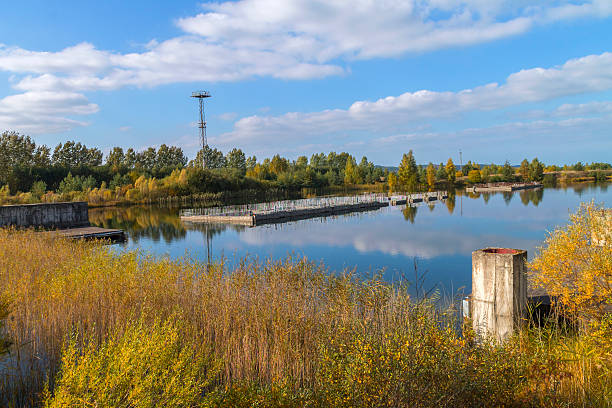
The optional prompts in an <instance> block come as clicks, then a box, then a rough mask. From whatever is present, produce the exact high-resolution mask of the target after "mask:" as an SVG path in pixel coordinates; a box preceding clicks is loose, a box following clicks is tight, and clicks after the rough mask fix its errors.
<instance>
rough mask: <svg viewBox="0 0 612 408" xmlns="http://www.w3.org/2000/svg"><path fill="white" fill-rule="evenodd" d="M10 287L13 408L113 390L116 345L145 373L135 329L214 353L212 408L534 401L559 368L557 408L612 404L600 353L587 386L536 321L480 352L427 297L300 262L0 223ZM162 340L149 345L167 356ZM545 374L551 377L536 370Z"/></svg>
mask: <svg viewBox="0 0 612 408" xmlns="http://www.w3.org/2000/svg"><path fill="white" fill-rule="evenodd" d="M0 282H2V287H1V288H0V291H1V293H0V296H7V297H8V300H9V302H10V315H9V317H8V319H7V320H6V327H5V334H6V335H7V336H8V338H9V340H11V341H12V342H13V343H14V344H13V346H12V347H11V349H10V351H11V352H10V354H9V355H8V357H6V356H5V357H4V359H3V360H2V362H0V405H2V406H40V405H41V403H42V399H46V401H47V403H48V404H51V406H53V405H52V404H53V403H54V400H53V398H54V397H53V395H54V393H55V395H57V396H58V397H57V398H59V396H61V397H62V398H64V399H65V400H70V401H78V398H79V395H80V394H78V393H79V392H81V391H78V390H82V392H85V391H87V392H88V393H89V392H90V394H87V395H102V394H104V393H102V394H100V393H98V394H96V392H97V391H96V390H95V389H94V388H95V387H97V386H101V385H104V384H106V383H107V380H105V379H109V378H111V377H112V372H109V371H108V368H104V367H119V366H120V364H119V363H118V362H119V361H120V360H116V359H113V356H112V353H109V352H108V350H111V349H112V350H119V351H120V352H121V353H123V354H125V355H128V356H130V360H129V361H130V363H129V365H130V366H132V365H133V366H134V367H137V368H138V369H140V370H141V371H142V372H148V371H147V368H146V367H147V364H149V363H148V362H147V361H148V360H147V358H149V357H147V355H145V354H147V353H140V352H138V347H142V344H144V343H142V344H141V343H138V342H137V341H136V340H137V339H136V338H137V337H138V335H137V334H138V333H141V334H142V333H144V334H142V336H141V337H147V338H149V337H150V338H154V339H157V340H155V341H153V343H156V342H157V343H159V344H166V343H164V342H166V341H169V342H170V343H168V344H173V345H175V346H176V347H178V348H176V350H177V354H176V355H180V356H183V357H180V358H178V357H177V360H176V361H174V362H175V363H176V364H177V365H178V366H181V364H184V362H185V361H186V360H185V358H186V357H185V356H191V355H193V356H202V355H201V354H198V352H197V351H198V350H209V351H210V353H212V354H211V355H212V356H214V361H215V362H218V364H217V363H215V369H214V373H215V375H214V378H212V379H209V378H201V379H199V380H200V381H202V383H205V384H207V385H206V387H205V388H207V389H210V387H209V386H210V384H213V385H214V387H213V388H214V390H213V391H210V393H209V395H208V394H207V395H203V396H202V404H204V403H205V402H206V401H207V402H206V403H207V404H210V405H209V406H254V405H253V404H254V403H255V402H256V401H259V402H258V403H260V404H263V405H261V406H305V405H307V406H450V405H453V404H454V405H455V406H497V405H501V406H504V405H505V406H515V405H516V406H520V405H530V404H532V405H537V404H536V402H538V401H547V400H546V398H549V397H550V395H554V393H555V392H557V391H559V390H560V388H559V387H558V382H555V381H557V380H554V381H552V380H551V379H554V378H555V377H554V376H555V375H556V374H555V372H553V368H554V367H557V368H559V369H561V370H566V371H569V372H571V376H568V377H567V379H566V380H565V381H566V383H565V384H564V387H565V388H562V389H561V390H562V391H563V392H564V393H566V394H565V396H564V395H563V394H562V395H561V396H559V397H558V399H559V400H563V401H565V402H567V401H569V402H568V403H567V404H568V405H570V406H571V402H572V401H574V402H576V404H577V405H578V403H579V402H584V401H586V400H587V396H589V395H590V397H589V398H590V400H591V401H603V403H606V401H607V402H609V401H610V399H606V398H608V397H606V395H605V394H604V393H603V392H604V391H602V388H601V387H603V386H605V385H606V384H608V383H609V382H608V383H605V382H602V381H599V383H597V384H599V385H597V384H596V381H595V376H597V375H601V374H602V373H604V372H603V371H602V369H601V368H597V367H595V363H598V364H601V361H603V360H588V357H585V359H583V360H582V361H581V367H582V368H580V369H581V370H582V371H581V373H580V375H581V376H582V377H581V378H582V379H581V380H580V381H581V383H578V379H577V378H578V377H577V375H578V373H577V371H575V370H577V368H576V367H577V365H576V364H574V363H571V364H566V365H563V364H565V363H564V360H563V358H562V357H563V356H564V355H563V354H561V353H560V352H558V350H561V349H562V347H563V345H567V344H570V343H569V341H570V340H568V338H565V337H559V336H558V337H556V338H555V341H552V340H551V341H548V340H545V339H542V338H540V339H537V335H536V334H534V333H541V332H537V330H539V329H535V328H534V329H533V330H534V331H533V332H532V333H531V334H530V335H527V334H524V335H522V336H517V338H515V339H514V340H513V341H511V342H509V343H507V344H505V345H503V346H498V345H494V344H475V343H474V342H473V341H472V340H471V339H470V337H469V335H468V336H461V334H460V333H458V332H457V331H456V330H454V327H455V326H456V314H453V313H452V312H450V313H443V312H444V311H441V310H439V309H437V308H436V307H435V306H434V304H433V302H432V301H431V300H422V301H418V302H416V301H415V300H414V299H411V298H410V296H409V294H408V290H407V288H406V287H405V286H402V285H391V284H388V283H385V282H383V281H382V280H381V278H380V277H378V276H374V277H372V278H370V279H359V278H358V277H356V276H355V275H354V274H352V273H351V272H350V271H347V272H344V273H329V271H328V270H327V269H326V268H325V267H324V266H323V265H320V264H316V263H313V262H310V261H308V260H306V259H303V258H293V257H288V258H287V259H284V260H281V261H272V260H265V261H259V260H257V259H244V260H243V261H242V262H240V263H239V264H238V265H237V266H236V267H235V268H234V269H233V270H231V271H229V270H228V268H227V267H226V266H225V265H224V264H223V263H222V262H220V263H216V264H212V265H205V264H202V263H200V262H198V261H196V260H194V259H191V258H189V257H185V258H183V259H179V260H171V259H167V258H155V257H152V256H150V255H147V254H145V253H140V252H133V251H130V252H124V251H122V250H120V249H118V248H114V247H111V246H104V245H100V244H97V243H88V242H75V241H68V240H63V239H51V238H49V237H47V236H45V235H44V234H39V233H35V232H32V231H11V230H0ZM168 321H170V322H173V323H171V325H170V326H164V324H166V323H164V322H168ZM134 322H138V325H137V326H134ZM135 327H136V328H135ZM156 327H157V328H160V327H161V328H163V327H170V329H168V330H166V331H164V330H161V331H160V330H156V329H155V328H156ZM1 334H2V333H0V335H1ZM164 336H166V337H167V336H170V337H171V339H170V340H172V339H176V338H177V336H178V338H180V339H181V342H180V344H179V343H173V342H172V341H170V340H168V339H167V338H166V337H164ZM67 341H73V343H72V344H73V347H72V348H70V347H67V346H66V345H67V344H69V343H67ZM572 341H574V340H572ZM153 343H151V341H149V343H147V344H149V346H147V347H152V348H151V350H157V351H159V352H160V353H161V352H162V349H163V348H159V347H158V348H155V347H154V345H155V344H153ZM78 344H81V345H82V347H76V346H74V345H78ZM132 344H134V346H133V347H136V348H135V349H132V346H131V345H132ZM139 344H140V345H139ZM177 344H178V345H177ZM179 346H180V347H179ZM553 346H554V347H553ZM75 347H76V348H75ZM173 347H174V346H173ZM547 347H548V348H547ZM62 350H64V362H63V364H62ZM105 350H106V351H105ZM71 353H72V354H71ZM105 353H106V354H105ZM185 353H186V354H185ZM123 354H122V355H123ZM67 355H68V356H70V355H72V356H73V357H74V358H69V359H68V360H69V361H68V360H66V356H67ZM79 356H82V357H79ZM139 356H140V357H139ZM565 356H566V355H565ZM553 357H554V358H553ZM138 358H141V359H143V360H142V361H140V360H139V361H135V360H134V359H138ZM160 358H161V360H159V361H162V362H163V364H167V360H165V359H166V358H167V356H166V355H165V354H163V353H162V354H161V355H160ZM547 359H548V360H547ZM75 361H77V362H78V361H82V362H85V363H83V364H84V365H79V364H77V363H75ZM151 361H152V360H151ZM87 362H89V363H87ZM87 364H89V365H87ZM91 364H94V366H95V367H98V368H97V369H96V370H97V371H95V370H94V371H88V372H89V373H90V374H88V376H86V377H87V379H88V381H93V382H92V383H91V384H86V386H84V387H81V388H78V387H77V388H74V387H73V386H71V385H70V384H71V383H70V382H69V379H71V378H72V379H75V378H76V379H79V381H81V380H82V379H83V378H85V377H83V376H81V375H79V372H82V370H84V369H85V368H87V367H89V368H91V367H92V366H91ZM118 364H119V365H118ZM151 364H153V363H151ZM156 364H157V363H156ZM159 364H162V363H159ZM159 364H158V366H156V367H157V368H159ZM589 364H592V366H590V367H587V366H588V365H589ZM181 367H182V366H181ZM534 367H540V368H542V369H541V370H540V371H537V370H536V371H534V373H535V374H533V373H532V372H531V371H530V370H531V368H534ZM584 367H587V368H588V370H585V369H584ZM124 368H125V367H124ZM547 370H548V371H547ZM58 373H62V374H61V375H60V376H58ZM156 373H157V374H156V375H159V376H160V377H159V378H166V377H164V376H165V375H170V374H172V373H170V374H168V373H164V372H162V371H156ZM181 375H183V374H181V372H177V373H176V376H174V374H172V376H171V378H183V377H181ZM190 375H191V374H190ZM140 377H141V376H138V375H134V376H132V377H130V378H133V380H134V381H136V382H135V383H134V384H132V385H130V384H128V385H125V384H124V385H125V386H126V387H127V388H126V389H131V388H130V387H132V386H133V387H140V386H144V385H142V383H141V382H137V381H140V380H138V379H139V378H140ZM168 378H170V377H168ZM189 378H193V377H189ZM209 380H210V381H209ZM194 381H195V380H194ZM211 381H212V383H211ZM62 384H63V385H62ZM67 384H68V385H67ZM79 384H81V383H79ZM356 384H359V385H356ZM593 384H595V385H596V386H595V385H593ZM81 385H83V384H81ZM81 385H80V386H81ZM66 387H68V388H66ZM92 387H94V388H92ZM555 387H556V388H555ZM571 387H574V388H571ZM45 389H46V390H48V392H47V393H46V394H45V393H43V391H44V390H45ZM173 389H175V390H177V388H176V387H175V388H173ZM71 390H72V391H71ZM83 390H84V391H83ZM572 390H582V397H580V395H578V392H577V391H576V392H574V391H572ZM179 391H180V390H179ZM570 391H571V392H570ZM177 392H178V391H177ZM145 394H146V393H145ZM145 394H142V395H145ZM595 394H596V396H598V398H599V399H595V398H594V397H593V395H595ZM83 395H84V394H83ZM83 395H81V397H84V396H83ZM190 395H192V394H190ZM566 396H567V398H566ZM73 397H74V398H73ZM164 397H168V396H164ZM143 398H144V397H143ZM190 398H191V397H190ZM581 398H582V399H581ZM59 401H60V402H61V400H59ZM96 401H98V400H96ZM282 401H285V402H282ZM445 401H446V402H448V403H446V402H445ZM98 402H100V401H98ZM98 402H96V403H98ZM55 403H58V402H57V401H55ZM603 403H602V404H601V406H605V405H603ZM449 404H450V405H449ZM60 405H61V404H60ZM111 405H112V404H111ZM111 405H108V404H102V403H101V402H100V403H99V404H98V405H97V406H111ZM134 405H138V404H136V403H134ZM170 405H172V404H170ZM179 405H180V404H179ZM55 406H58V405H55ZM138 406H153V405H146V404H141V405H138ZM203 406H204V405H203Z"/></svg>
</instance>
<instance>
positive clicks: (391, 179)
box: [387, 173, 397, 193]
mask: <svg viewBox="0 0 612 408" xmlns="http://www.w3.org/2000/svg"><path fill="white" fill-rule="evenodd" d="M387 184H388V186H389V192H390V193H393V192H395V191H397V176H396V175H395V173H389V176H388V177H387Z"/></svg>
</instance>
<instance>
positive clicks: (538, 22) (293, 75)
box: [0, 0, 612, 166]
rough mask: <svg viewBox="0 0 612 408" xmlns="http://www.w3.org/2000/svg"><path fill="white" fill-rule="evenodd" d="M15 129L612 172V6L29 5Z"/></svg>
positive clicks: (15, 71) (101, 138)
mask: <svg viewBox="0 0 612 408" xmlns="http://www.w3.org/2000/svg"><path fill="white" fill-rule="evenodd" d="M0 13H1V14H0V131H4V130H12V131H17V132H20V133H22V134H26V135H29V136H31V137H32V138H33V139H34V140H35V141H36V142H37V143H39V144H46V145H49V146H52V147H53V146H55V145H56V144H58V143H60V142H64V141H67V140H75V141H79V142H81V143H85V144H86V145H88V146H96V147H99V148H101V149H102V150H103V151H105V152H107V151H109V150H110V149H111V148H112V147H114V146H121V147H123V148H128V147H134V148H136V149H137V150H141V149H144V148H147V147H149V146H154V147H155V146H159V145H161V144H162V143H165V144H168V145H176V146H180V147H182V148H183V149H184V151H185V153H186V154H187V155H188V156H189V157H193V156H194V155H195V153H196V151H197V149H198V144H199V138H198V129H197V128H196V120H197V117H198V111H197V104H196V101H195V100H194V99H192V98H190V95H191V92H193V91H197V90H207V91H209V92H210V93H211V94H212V97H211V98H209V99H207V100H206V104H205V109H206V119H207V129H208V142H209V144H210V145H211V146H213V147H215V148H218V149H220V150H221V151H223V152H227V151H229V150H231V149H232V148H234V147H239V148H241V149H242V150H243V151H244V152H245V153H246V154H247V155H256V156H257V157H258V159H260V160H262V159H263V158H264V157H270V156H272V155H273V154H276V153H279V154H281V155H282V156H285V157H288V158H291V159H295V158H297V157H298V156H300V155H306V156H310V155H311V154H313V153H317V152H329V151H337V152H341V151H346V152H349V153H351V154H353V155H354V156H356V157H357V158H358V160H359V159H360V158H361V157H362V156H367V157H368V159H369V160H371V161H373V162H374V163H376V164H380V165H389V166H393V165H397V164H398V163H399V161H400V160H401V157H402V154H403V153H406V152H408V150H413V152H414V154H415V157H416V159H417V162H419V163H427V162H430V161H431V162H434V163H439V162H442V161H444V162H445V161H446V160H447V159H448V158H449V157H452V158H453V160H454V161H455V162H457V163H458V162H459V160H460V156H459V151H461V152H462V154H461V158H462V160H463V162H467V160H472V161H475V162H479V163H489V162H498V163H502V162H504V161H505V160H509V161H510V162H511V163H513V164H516V163H519V162H520V161H521V160H522V159H523V158H529V159H531V158H533V157H536V156H537V157H538V158H539V159H540V160H542V161H544V162H545V163H555V164H563V163H574V162H577V161H582V162H593V161H606V162H610V161H611V159H612V0H539V1H527V0H401V1H395V0H351V1H348V0H347V1H345V0H336V1H330V0H283V1H278V0H235V1H218V2H204V3H202V2H197V1H188V0H174V1H171V2H170V1H150V0H149V1H140V0H131V1H129V2H126V1H123V0H105V1H98V2H90V1H73V0H62V1H58V0H56V1H50V0H21V1H19V2H8V3H7V4H3V5H2V11H1V12H0Z"/></svg>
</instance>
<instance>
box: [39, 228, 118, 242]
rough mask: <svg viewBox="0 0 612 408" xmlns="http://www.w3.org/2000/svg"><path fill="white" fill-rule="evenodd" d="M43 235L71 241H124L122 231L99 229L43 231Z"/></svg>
mask: <svg viewBox="0 0 612 408" xmlns="http://www.w3.org/2000/svg"><path fill="white" fill-rule="evenodd" d="M43 233H44V234H49V235H51V236H56V237H62V238H71V239H108V240H110V241H125V233H124V232H123V230H118V229H108V228H99V227H77V228H68V229H59V230H55V231H45V232H43Z"/></svg>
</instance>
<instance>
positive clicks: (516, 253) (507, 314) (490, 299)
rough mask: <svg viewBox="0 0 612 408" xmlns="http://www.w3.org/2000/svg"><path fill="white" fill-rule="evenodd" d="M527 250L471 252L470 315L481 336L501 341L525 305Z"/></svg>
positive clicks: (513, 327) (518, 319) (521, 316)
mask: <svg viewBox="0 0 612 408" xmlns="http://www.w3.org/2000/svg"><path fill="white" fill-rule="evenodd" d="M526 262H527V251H524V250H520V249H509V248H486V249H479V250H477V251H474V252H472V295H471V305H470V316H471V318H472V325H473V329H474V332H475V333H476V334H477V336H478V337H479V338H481V339H486V338H491V337H493V338H495V339H496V340H498V341H504V340H506V339H507V338H508V337H510V336H511V335H512V333H513V332H514V329H515V327H517V326H518V325H519V324H521V320H522V318H523V317H524V316H525V312H526V308H527V274H526Z"/></svg>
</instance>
